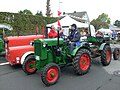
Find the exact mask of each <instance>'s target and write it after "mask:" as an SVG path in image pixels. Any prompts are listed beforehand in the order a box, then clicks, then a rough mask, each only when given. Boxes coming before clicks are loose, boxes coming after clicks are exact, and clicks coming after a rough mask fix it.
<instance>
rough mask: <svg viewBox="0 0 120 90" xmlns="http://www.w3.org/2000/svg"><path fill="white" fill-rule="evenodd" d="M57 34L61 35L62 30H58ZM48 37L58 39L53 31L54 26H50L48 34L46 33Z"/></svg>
mask: <svg viewBox="0 0 120 90" xmlns="http://www.w3.org/2000/svg"><path fill="white" fill-rule="evenodd" d="M59 34H60V35H62V34H63V30H60V32H59ZM48 37H49V38H56V37H58V33H57V31H56V30H55V27H54V25H52V26H51V28H50V32H49V33H48Z"/></svg>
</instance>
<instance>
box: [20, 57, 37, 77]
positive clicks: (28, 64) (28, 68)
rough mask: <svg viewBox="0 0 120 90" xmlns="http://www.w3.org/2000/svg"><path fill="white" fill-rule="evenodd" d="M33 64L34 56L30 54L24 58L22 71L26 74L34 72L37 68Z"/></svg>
mask: <svg viewBox="0 0 120 90" xmlns="http://www.w3.org/2000/svg"><path fill="white" fill-rule="evenodd" d="M35 65H36V62H35V58H34V56H33V55H30V56H28V57H27V58H26V60H25V61H24V63H23V65H22V68H23V71H24V72H25V73H26V74H28V75H30V74H34V73H36V71H37V69H36V68H34V66H35Z"/></svg>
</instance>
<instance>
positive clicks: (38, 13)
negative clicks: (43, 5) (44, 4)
mask: <svg viewBox="0 0 120 90" xmlns="http://www.w3.org/2000/svg"><path fill="white" fill-rule="evenodd" d="M35 15H38V16H43V13H42V11H40V12H39V11H37V13H36V14H35Z"/></svg>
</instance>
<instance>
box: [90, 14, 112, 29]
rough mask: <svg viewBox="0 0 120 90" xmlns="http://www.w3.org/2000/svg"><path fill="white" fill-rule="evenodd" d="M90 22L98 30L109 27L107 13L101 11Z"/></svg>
mask: <svg viewBox="0 0 120 90" xmlns="http://www.w3.org/2000/svg"><path fill="white" fill-rule="evenodd" d="M91 24H92V25H94V27H95V29H96V30H98V29H100V28H109V24H110V18H109V17H108V15H107V14H105V13H102V14H101V15H99V16H98V18H97V19H93V20H92V21H91Z"/></svg>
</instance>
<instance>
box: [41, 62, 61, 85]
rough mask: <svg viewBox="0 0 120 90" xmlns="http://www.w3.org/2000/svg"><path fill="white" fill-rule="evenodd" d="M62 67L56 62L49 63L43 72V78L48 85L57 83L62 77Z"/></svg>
mask: <svg viewBox="0 0 120 90" xmlns="http://www.w3.org/2000/svg"><path fill="white" fill-rule="evenodd" d="M60 73H61V72H60V67H59V66H58V65H57V64H55V63H49V64H47V65H46V66H45V67H44V69H43V71H42V73H41V79H42V82H43V83H44V84H45V85H46V86H50V85H53V84H55V83H56V82H57V81H58V79H59V77H60Z"/></svg>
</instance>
